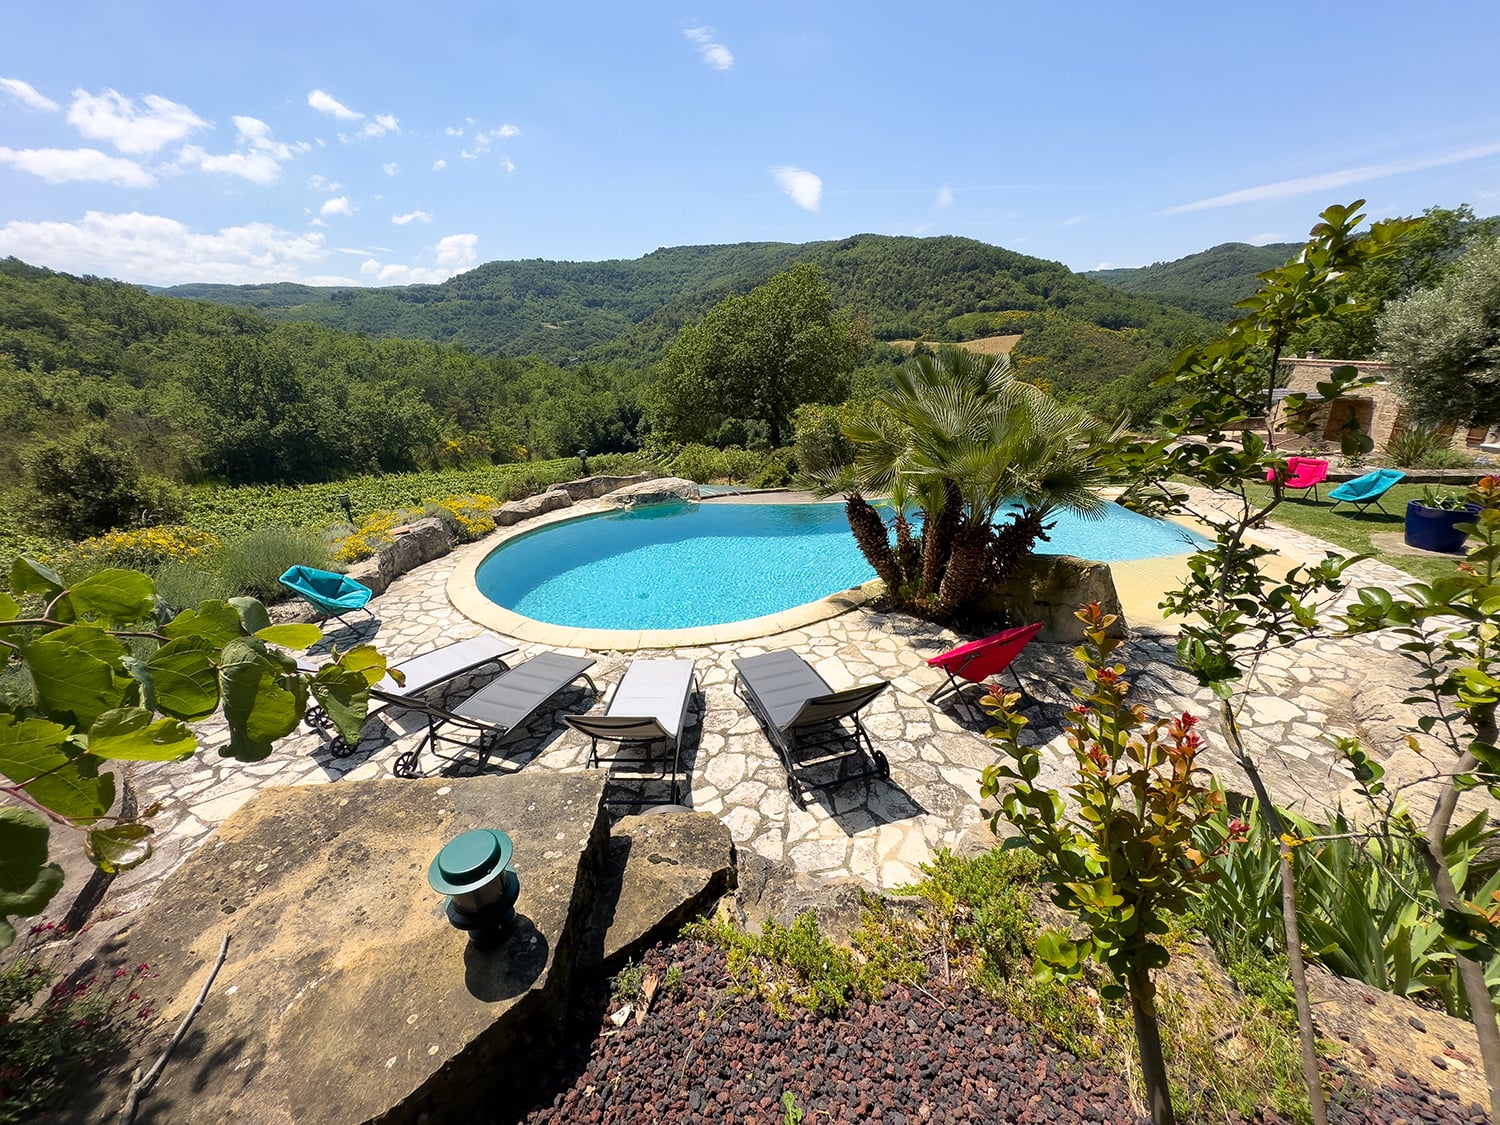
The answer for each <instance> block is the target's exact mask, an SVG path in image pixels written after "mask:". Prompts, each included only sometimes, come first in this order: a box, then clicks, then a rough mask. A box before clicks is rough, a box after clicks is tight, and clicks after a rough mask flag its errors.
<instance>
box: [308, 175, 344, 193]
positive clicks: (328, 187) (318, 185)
mask: <svg viewBox="0 0 1500 1125" xmlns="http://www.w3.org/2000/svg"><path fill="white" fill-rule="evenodd" d="M307 186H308V187H310V188H312V189H313V191H327V192H335V191H338V190H339V188H341V187H343V186H344V185H343V184H341V183H339V182H338V181H337V180H330V179H328V178H327V177H325V176H324V175H323V174H322V173H321V172H314V173H313V174H312V175H311V176H308V177H307Z"/></svg>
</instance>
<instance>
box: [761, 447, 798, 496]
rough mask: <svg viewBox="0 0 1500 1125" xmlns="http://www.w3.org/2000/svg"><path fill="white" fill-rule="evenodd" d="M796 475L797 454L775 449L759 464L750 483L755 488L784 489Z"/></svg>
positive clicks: (788, 450) (789, 450) (787, 450)
mask: <svg viewBox="0 0 1500 1125" xmlns="http://www.w3.org/2000/svg"><path fill="white" fill-rule="evenodd" d="M796 475H797V454H796V453H795V452H793V451H792V450H791V449H777V450H774V451H772V452H771V453H770V454H768V455H767V457H766V459H765V460H764V461H762V462H761V465H760V469H759V470H758V471H757V472H756V474H755V475H754V476H753V477H751V478H750V483H751V484H752V485H754V486H755V487H756V488H785V487H787V485H789V484H791V483H792V478H793V477H794V476H796Z"/></svg>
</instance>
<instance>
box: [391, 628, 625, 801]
mask: <svg viewBox="0 0 1500 1125" xmlns="http://www.w3.org/2000/svg"><path fill="white" fill-rule="evenodd" d="M593 666H594V661H593V659H592V658H591V657H587V656H564V655H563V654H562V653H560V652H542V653H538V654H537V655H536V656H533V657H532V658H531V659H530V660H523V661H521V663H519V664H517V665H516V666H515V667H514V668H512V669H510V671H508V672H502V673H501V674H500V675H498V676H496V677H495V678H494V679H493V680H491V681H490V682H489V683H488V684H486V685H485V686H484V687H482V688H480V689H479V690H478V691H476V692H475V693H474V694H473V695H471V696H469V697H468V698H467V699H465V700H463V701H462V702H460V703H459V704H458V705H457V706H455V707H453V708H452V709H451V710H443V709H441V708H437V707H426V706H423V707H420V708H419V709H420V710H422V711H425V712H426V713H427V717H428V727H427V735H426V736H425V737H424V738H423V740H422V743H421V745H420V746H418V747H417V748H416V749H415V750H408V751H407V752H406V753H404V754H402V755H401V756H400V757H398V758H397V759H396V764H395V767H394V772H395V774H396V776H397V777H420V776H421V773H422V771H421V768H420V762H421V757H422V751H423V749H424V748H426V747H428V746H431V747H432V752H433V756H434V757H436V758H439V759H440V760H442V761H445V762H456V761H458V760H459V759H460V758H461V757H463V755H464V752H465V751H467V752H468V753H471V754H473V755H474V758H475V765H476V768H479V769H483V768H484V765H485V763H486V762H488V761H489V757H490V754H491V753H493V752H494V749H495V747H496V746H498V745H499V744H500V743H501V742H502V741H504V739H505V736H506V735H508V734H510V732H511V731H513V730H515V729H516V728H517V727H523V726H525V725H526V723H527V721H528V720H529V719H530V718H531V717H532V716H533V715H534V714H536V713H537V712H538V711H540V710H541V709H542V707H544V706H545V705H546V704H547V702H548V701H549V700H550V699H551V698H552V697H553V696H554V695H556V694H557V693H558V692H560V691H562V690H563V689H564V688H565V687H567V686H568V685H569V684H572V683H574V682H575V681H577V680H583V681H584V682H585V683H586V684H588V686H589V690H590V691H591V692H593V693H594V694H596V695H597V694H598V692H599V689H598V688H596V687H595V686H594V681H593V680H591V679H590V678H589V676H588V670H589V669H590V668H592V667H593ZM446 726H459V727H464V728H466V729H468V730H469V731H471V732H474V733H477V735H478V736H479V739H478V744H477V746H468V745H467V744H466V743H464V742H463V741H462V740H460V739H453V738H447V737H444V736H443V734H442V733H441V732H442V729H443V728H444V727H446ZM440 742H454V743H458V744H459V745H463V746H464V747H465V751H460V753H459V754H453V755H449V754H444V753H442V752H441V751H440V750H438V743H440Z"/></svg>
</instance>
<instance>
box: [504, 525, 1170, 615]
mask: <svg viewBox="0 0 1500 1125" xmlns="http://www.w3.org/2000/svg"><path fill="white" fill-rule="evenodd" d="M1196 538H1197V537H1196V536H1192V535H1190V533H1189V532H1187V531H1184V530H1183V529H1181V528H1179V527H1177V526H1176V525H1174V524H1166V523H1158V522H1157V521H1155V520H1150V519H1146V518H1145V517H1144V516H1139V515H1136V514H1135V513H1134V512H1128V511H1126V510H1125V509H1124V508H1120V507H1117V506H1116V505H1113V504H1111V505H1109V508H1108V512H1107V515H1106V517H1105V518H1104V519H1101V520H1083V519H1080V518H1078V517H1077V516H1068V515H1066V514H1065V515H1062V516H1059V517H1058V520H1057V527H1056V528H1055V529H1054V530H1053V531H1052V532H1051V541H1050V542H1046V543H1039V544H1038V545H1037V546H1038V549H1039V550H1041V551H1044V552H1048V553H1052V554H1069V555H1079V556H1082V557H1083V558H1092V559H1098V560H1099V561H1101V562H1121V561H1125V560H1129V559H1142V558H1154V557H1157V556H1161V555H1177V554H1182V553H1184V552H1186V551H1191V550H1193V549H1194V546H1195V543H1194V540H1195V539H1196ZM874 577H875V572H874V571H873V570H871V569H870V565H869V563H867V562H865V559H864V556H863V555H861V554H860V553H859V548H858V547H857V546H855V543H854V536H853V535H852V534H850V532H849V524H848V522H847V521H846V520H845V519H844V506H843V505H842V504H661V505H653V506H651V507H648V508H640V509H636V510H633V511H622V512H607V513H603V514H600V515H594V516H585V517H583V518H582V519H576V520H569V521H568V522H566V523H561V524H557V525H555V526H552V527H545V528H540V529H538V530H537V531H533V532H530V533H528V534H526V535H522V536H518V537H517V538H515V539H512V540H511V541H510V542H508V543H506V544H504V545H503V546H501V547H500V548H498V549H497V550H495V551H494V552H492V553H491V554H490V556H489V557H488V558H486V559H485V560H484V562H482V563H481V564H480V565H479V570H478V573H477V575H476V578H477V581H478V585H479V592H480V593H482V594H483V595H484V596H485V597H487V598H489V599H490V600H491V601H492V602H495V603H496V604H498V605H502V606H504V607H505V608H507V609H510V610H513V611H515V612H516V613H519V614H521V615H522V616H524V617H530V618H532V619H533V620H535V621H547V622H551V623H552V624H554V625H572V626H577V627H580V628H586V629H685V628H689V627H691V626H694V625H722V624H724V623H726V622H729V621H741V620H744V619H745V618H748V617H761V616H764V615H765V614H768V613H777V612H779V611H781V610H783V609H790V608H791V607H792V606H796V605H802V604H803V603H805V602H811V601H817V600H818V599H819V598H825V597H827V596H828V595H829V594H835V593H838V592H839V591H840V590H847V589H849V588H850V587H851V586H858V585H859V584H860V583H861V582H867V581H869V580H870V579H871V578H874Z"/></svg>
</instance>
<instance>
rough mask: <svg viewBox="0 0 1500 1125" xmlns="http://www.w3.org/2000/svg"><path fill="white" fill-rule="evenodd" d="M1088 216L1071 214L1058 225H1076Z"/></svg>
mask: <svg viewBox="0 0 1500 1125" xmlns="http://www.w3.org/2000/svg"><path fill="white" fill-rule="evenodd" d="M1087 218H1088V216H1087V215H1069V216H1068V217H1067V218H1066V219H1064V220H1063V221H1062V222H1060V223H1058V224H1057V225H1058V226H1060V227H1076V226H1077V225H1078V224H1079V223H1081V222H1083V221H1084V220H1085V219H1087Z"/></svg>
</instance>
